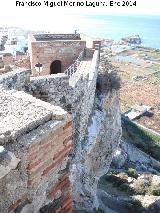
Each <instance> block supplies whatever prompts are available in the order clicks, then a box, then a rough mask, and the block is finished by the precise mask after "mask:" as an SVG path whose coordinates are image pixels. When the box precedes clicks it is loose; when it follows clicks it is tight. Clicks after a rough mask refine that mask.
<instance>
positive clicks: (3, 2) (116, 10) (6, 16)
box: [0, 0, 160, 30]
mask: <svg viewBox="0 0 160 213" xmlns="http://www.w3.org/2000/svg"><path fill="white" fill-rule="evenodd" d="M26 1H28V2H29V1H30V0H24V1H23V0H22V1H21V2H26ZM39 1H40V2H41V3H42V6H41V7H16V0H0V11H1V12H0V25H6V24H7V25H15V26H21V27H24V28H30V29H49V28H50V27H51V26H52V28H53V29H54V28H57V29H58V28H59V29H61V28H62V26H64V28H67V25H69V23H72V25H73V26H74V25H75V26H76V25H77V24H83V21H84V20H83V19H81V18H80V15H84V14H124V15H125V14H130V15H131V14H136V15H137V14H139V15H144V14H147V15H160V0H137V6H136V7H116V6H114V7H100V8H97V7H96V8H92V7H89V8H87V7H72V8H71V7H66V8H64V7H54V8H50V7H46V6H45V5H44V1H42V0H39ZM52 1H58V0H50V1H49V2H52ZM70 1H71V0H70ZM73 1H76V0H73ZM77 1H78V0H77ZM79 1H85V0H79ZM94 1H96V0H91V2H94ZM97 1H100V0H97ZM101 1H106V2H109V0H101ZM117 1H118V0H117ZM119 1H122V0H119ZM130 1H131V2H134V1H133V0H130ZM88 2H89V0H88ZM85 24H86V23H85ZM65 30H66V29H65Z"/></svg>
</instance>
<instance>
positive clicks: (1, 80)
mask: <svg viewBox="0 0 160 213" xmlns="http://www.w3.org/2000/svg"><path fill="white" fill-rule="evenodd" d="M30 74H31V71H30V70H26V69H19V70H15V71H12V72H9V73H6V74H4V75H0V85H3V87H4V88H5V89H16V90H24V86H25V85H26V84H28V82H29V81H30Z"/></svg>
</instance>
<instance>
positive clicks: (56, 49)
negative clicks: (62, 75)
mask: <svg viewBox="0 0 160 213" xmlns="http://www.w3.org/2000/svg"><path fill="white" fill-rule="evenodd" d="M85 46H86V42H85V41H50V42H32V43H31V49H32V53H31V65H32V74H33V76H37V75H38V73H37V72H36V70H35V68H34V67H35V65H36V64H37V63H38V62H39V63H41V64H43V71H42V73H41V75H49V74H50V65H51V63H52V62H53V61H55V60H60V61H61V63H62V72H64V71H65V70H66V69H67V68H68V67H69V66H70V65H71V64H72V63H74V61H75V60H76V59H77V57H78V56H79V54H80V52H81V51H82V50H83V49H84V48H85Z"/></svg>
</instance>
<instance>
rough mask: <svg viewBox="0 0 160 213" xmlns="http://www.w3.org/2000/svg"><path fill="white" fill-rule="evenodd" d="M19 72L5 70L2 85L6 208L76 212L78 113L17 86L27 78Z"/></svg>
mask: <svg viewBox="0 0 160 213" xmlns="http://www.w3.org/2000/svg"><path fill="white" fill-rule="evenodd" d="M16 75H17V76H16V78H15V80H13V77H14V73H10V75H9V76H6V75H4V79H3V78H1V85H0V86H1V90H0V105H1V108H0V120H1V122H0V198H1V199H0V212H3V213H13V212H19V213H20V212H21V213H22V212H23V213H24V212H27V213H29V212H30V213H38V212H41V213H43V212H45V213H46V212H62V211H65V212H71V208H72V193H71V186H70V180H69V176H70V172H69V164H70V154H71V153H72V119H71V117H70V116H69V115H68V113H67V112H66V111H64V110H63V109H62V108H60V107H57V106H53V105H51V104H49V103H46V102H43V101H41V100H39V99H36V98H34V97H32V96H31V95H29V94H26V93H25V92H24V91H16V90H14V89H13V88H17V89H24V85H25V80H26V79H25V78H23V80H22V79H21V78H22V76H23V77H25V74H24V73H23V72H19V73H18V74H16ZM27 75H28V74H27V73H26V76H27ZM8 81H10V85H9V84H8ZM18 82H19V83H21V84H20V85H18ZM9 88H10V89H11V90H9Z"/></svg>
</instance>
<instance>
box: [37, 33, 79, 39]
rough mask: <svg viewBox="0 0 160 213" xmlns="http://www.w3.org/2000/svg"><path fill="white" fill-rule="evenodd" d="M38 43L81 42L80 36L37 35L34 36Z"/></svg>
mask: <svg viewBox="0 0 160 213" xmlns="http://www.w3.org/2000/svg"><path fill="white" fill-rule="evenodd" d="M33 37H34V39H35V40H36V41H53V40H81V37H80V34H77V33H75V34H36V35H33Z"/></svg>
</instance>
